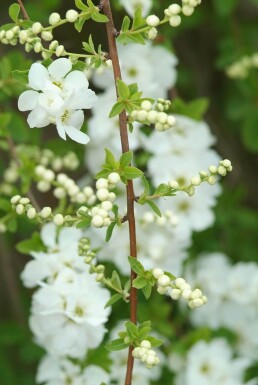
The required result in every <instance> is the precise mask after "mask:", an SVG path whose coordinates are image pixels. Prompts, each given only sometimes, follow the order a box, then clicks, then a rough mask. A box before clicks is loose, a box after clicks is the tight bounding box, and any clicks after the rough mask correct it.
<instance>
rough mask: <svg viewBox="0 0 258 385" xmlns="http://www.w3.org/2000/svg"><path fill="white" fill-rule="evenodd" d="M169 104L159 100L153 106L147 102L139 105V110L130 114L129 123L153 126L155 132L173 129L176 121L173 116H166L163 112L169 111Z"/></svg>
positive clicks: (167, 101) (166, 101)
mask: <svg viewBox="0 0 258 385" xmlns="http://www.w3.org/2000/svg"><path fill="white" fill-rule="evenodd" d="M170 105H171V102H170V101H169V100H164V99H162V98H159V99H158V100H157V103H156V104H155V106H154V103H151V102H150V101H149V100H144V101H143V102H142V103H141V109H140V110H134V111H132V113H131V114H130V117H129V118H130V120H131V121H138V122H140V123H145V124H154V126H155V129H156V130H157V131H166V130H168V129H169V128H171V127H173V126H174V125H175V123H176V119H175V117H174V116H173V115H168V114H167V113H166V112H165V111H167V110H168V109H169V107H170Z"/></svg>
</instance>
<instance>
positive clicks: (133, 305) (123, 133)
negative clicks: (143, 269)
mask: <svg viewBox="0 0 258 385" xmlns="http://www.w3.org/2000/svg"><path fill="white" fill-rule="evenodd" d="M101 7H102V9H103V13H104V14H105V15H106V16H107V17H108V20H109V21H108V22H107V24H106V30H107V38H108V45H109V52H110V56H111V60H112V63H113V71H114V78H115V83H116V82H117V79H122V76H121V69H120V65H119V59H118V52H117V47H116V39H115V37H116V36H117V31H116V29H115V27H114V22H113V17H112V11H111V7H110V1H109V0H102V1H101ZM117 96H118V93H117ZM119 127H120V138H121V145H122V152H123V153H124V152H127V151H129V150H130V148H129V140H128V131H127V117H126V112H125V111H123V112H122V113H121V114H120V115H119ZM126 192H127V219H128V223H129V237H130V255H131V257H133V258H137V248H136V230H135V217H134V199H135V196H134V188H133V182H132V181H131V180H129V181H128V184H127V187H126ZM135 278H136V274H135V273H134V272H133V271H132V270H131V282H132V281H133V280H134V279H135ZM130 321H131V322H133V323H136V322H137V290H136V289H135V288H134V287H133V286H132V285H131V291H130ZM132 351H133V346H130V347H129V352H128V359H127V370H126V378H125V385H131V383H132V373H133V364H134V358H133V356H132Z"/></svg>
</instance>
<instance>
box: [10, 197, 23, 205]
mask: <svg viewBox="0 0 258 385" xmlns="http://www.w3.org/2000/svg"><path fill="white" fill-rule="evenodd" d="M20 199H21V196H20V195H14V196H13V197H12V198H11V200H10V202H11V203H12V204H13V205H16V204H17V203H18V202H19V201H20Z"/></svg>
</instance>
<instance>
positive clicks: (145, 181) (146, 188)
mask: <svg viewBox="0 0 258 385" xmlns="http://www.w3.org/2000/svg"><path fill="white" fill-rule="evenodd" d="M142 183H143V187H144V194H146V195H150V184H149V182H148V179H147V178H146V176H145V175H142Z"/></svg>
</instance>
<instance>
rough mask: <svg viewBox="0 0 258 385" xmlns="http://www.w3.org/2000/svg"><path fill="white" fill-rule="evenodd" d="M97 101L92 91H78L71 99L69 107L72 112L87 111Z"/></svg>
mask: <svg viewBox="0 0 258 385" xmlns="http://www.w3.org/2000/svg"><path fill="white" fill-rule="evenodd" d="M97 100H98V97H97V95H96V94H95V92H94V91H92V90H90V89H88V90H80V91H78V92H76V93H75V94H74V95H73V96H72V97H71V103H70V104H69V107H70V108H71V109H72V110H73V109H74V110H80V109H86V108H87V109H88V108H92V107H93V106H94V104H96V102H97Z"/></svg>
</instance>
